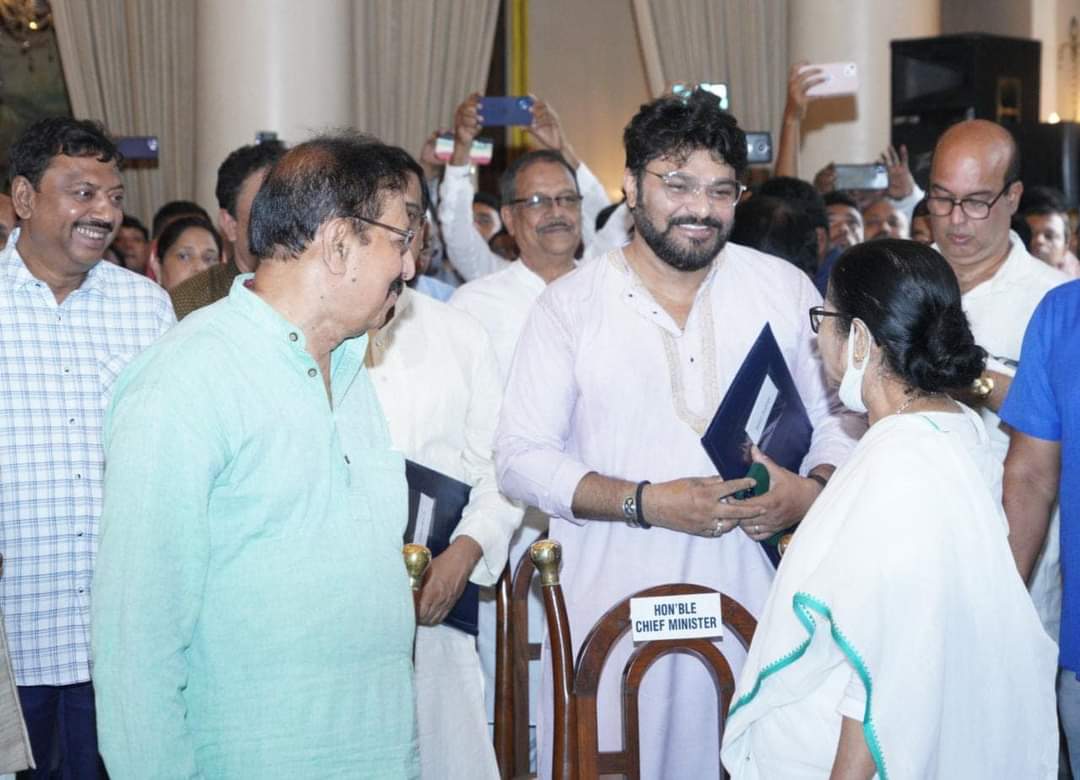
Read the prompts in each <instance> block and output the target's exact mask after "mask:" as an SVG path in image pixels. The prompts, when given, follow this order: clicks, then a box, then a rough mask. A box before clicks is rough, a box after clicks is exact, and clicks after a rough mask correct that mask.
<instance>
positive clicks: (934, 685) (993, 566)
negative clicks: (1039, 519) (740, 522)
mask: <svg viewBox="0 0 1080 780" xmlns="http://www.w3.org/2000/svg"><path fill="white" fill-rule="evenodd" d="M1000 472H1001V467H1000V465H999V464H998V463H997V461H996V460H995V458H994V456H993V453H992V452H991V451H990V448H989V445H988V441H987V435H986V430H985V428H984V427H983V425H982V422H981V420H979V418H978V417H977V416H976V415H975V414H974V413H973V412H971V411H970V410H967V409H965V410H964V412H963V413H962V414H959V413H957V414H945V413H934V414H910V415H895V416H892V417H888V418H886V419H884V420H882V421H880V422H878V423H877V424H875V425H874V426H873V427H871V428H870V430H869V431H868V432H867V433H866V435H865V436H864V437H863V439H862V441H860V443H859V445H858V447H857V448H856V449H855V451H854V452H853V453H852V456H851V459H850V460H849V461H848V462H847V463H846V464H844V465H843V466H842V467H841V468H840V469H838V470H837V472H836V473H835V475H834V476H833V478H832V480H831V481H830V482H829V485H828V487H827V488H826V489H825V491H824V492H823V493H822V494H821V496H820V497H819V498H818V499H817V501H816V502H815V503H814V505H813V507H812V508H811V510H810V512H809V513H808V514H807V516H806V518H805V520H804V521H803V523H802V525H801V526H800V528H799V530H798V532H797V534H796V536H795V538H794V541H793V543H792V544H791V546H790V547H789V548H788V551H787V553H786V555H785V557H784V559H783V561H782V563H781V565H780V568H779V570H778V572H777V577H776V581H775V582H774V584H773V587H772V590H771V593H770V596H769V600H768V602H767V603H766V606H765V610H764V612H763V613H762V617H761V620H760V621H759V624H758V629H757V633H756V634H755V636H754V641H753V644H752V646H751V648H750V653H749V655H748V657H747V660H746V664H745V665H744V667H743V670H742V674H741V676H740V679H739V684H738V688H737V691H736V694H735V699H734V702H733V704H732V707H731V712H730V714H729V717H728V720H727V724H726V729H725V733H724V743H723V752H722V758H723V762H724V765H725V766H726V767H727V769H728V771H729V772H730V773H731V775H732V777H733V778H740V779H742V778H745V779H749V780H754V779H756V778H765V779H767V780H772V779H773V778H784V780H799V778H826V777H828V776H829V772H830V769H831V767H832V763H833V760H834V758H835V755H836V749H837V742H838V739H839V734H840V726H841V721H842V717H844V716H846V717H849V718H853V719H856V720H860V721H861V722H862V728H863V734H864V736H865V739H866V744H867V747H868V748H869V751H870V754H871V756H872V757H873V759H874V763H875V765H876V767H877V776H878V777H880V778H892V780H905V779H907V778H912V779H915V778H918V780H928V779H929V778H943V779H944V778H948V779H949V780H954V779H955V778H1021V777H1022V778H1028V779H1035V778H1055V777H1057V756H1058V730H1057V716H1056V704H1055V696H1054V680H1055V673H1056V669H1057V647H1056V646H1055V645H1054V643H1053V641H1052V640H1051V639H1049V638H1048V637H1047V635H1046V633H1045V632H1044V631H1043V629H1042V626H1041V624H1040V623H1039V619H1038V617H1037V615H1036V612H1035V609H1034V607H1033V605H1032V603H1031V599H1030V597H1029V595H1028V593H1027V590H1026V589H1025V587H1024V584H1023V582H1022V581H1021V579H1020V577H1019V574H1018V573H1017V571H1016V567H1015V564H1014V562H1013V558H1012V555H1011V553H1010V550H1009V546H1008V538H1007V536H1008V527H1007V524H1006V521H1005V517H1004V514H1003V512H1002V509H1001V506H1000V504H999V503H998V502H997V501H996V500H995V498H994V496H995V495H996V491H995V488H996V484H997V482H998V481H999V480H1000Z"/></svg>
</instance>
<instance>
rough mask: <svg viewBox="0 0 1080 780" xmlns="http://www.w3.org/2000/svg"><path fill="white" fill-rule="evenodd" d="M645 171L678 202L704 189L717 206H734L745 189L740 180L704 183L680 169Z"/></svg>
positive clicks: (688, 198) (696, 194)
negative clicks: (665, 171)
mask: <svg viewBox="0 0 1080 780" xmlns="http://www.w3.org/2000/svg"><path fill="white" fill-rule="evenodd" d="M645 173H648V174H651V175H653V176H655V177H656V178H658V179H659V180H660V181H661V182H663V183H664V191H665V192H667V196H668V197H669V198H671V199H672V200H674V201H677V202H680V203H682V202H685V201H688V200H690V199H691V198H696V197H697V196H698V195H700V194H701V191H702V190H704V191H705V195H706V196H708V198H709V200H711V201H712V202H713V203H715V204H716V205H717V206H725V207H727V206H734V205H735V204H736V203H738V202H739V198H740V197H742V194H743V190H745V189H746V188H745V187H744V186H743V185H742V183H741V182H737V181H732V180H731V179H716V180H715V181H711V182H709V183H708V184H705V183H704V182H702V181H701V179H699V178H697V177H696V176H689V175H687V174H685V173H682V172H681V171H668V172H667V173H657V172H656V171H650V170H648V169H646V170H645Z"/></svg>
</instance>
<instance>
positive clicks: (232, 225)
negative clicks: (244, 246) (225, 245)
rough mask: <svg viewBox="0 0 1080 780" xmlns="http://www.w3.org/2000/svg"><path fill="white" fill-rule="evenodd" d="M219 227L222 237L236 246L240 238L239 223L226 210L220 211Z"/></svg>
mask: <svg viewBox="0 0 1080 780" xmlns="http://www.w3.org/2000/svg"><path fill="white" fill-rule="evenodd" d="M218 227H219V228H221V233H222V235H224V236H225V238H227V239H229V243H230V244H235V243H236V240H237V239H238V238H239V237H240V225H239V223H238V222H237V221H236V219H235V218H234V217H233V215H232V214H230V213H229V212H228V211H226V210H225V209H218Z"/></svg>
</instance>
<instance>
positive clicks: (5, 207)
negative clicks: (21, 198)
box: [0, 194, 15, 247]
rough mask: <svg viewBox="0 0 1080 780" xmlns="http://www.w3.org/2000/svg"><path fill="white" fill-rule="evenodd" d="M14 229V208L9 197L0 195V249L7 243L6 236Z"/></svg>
mask: <svg viewBox="0 0 1080 780" xmlns="http://www.w3.org/2000/svg"><path fill="white" fill-rule="evenodd" d="M14 229H15V206H14V205H13V204H12V202H11V196H9V195H3V194H0V247H2V246H3V245H4V244H6V243H7V240H8V236H10V235H11V231H12V230H14Z"/></svg>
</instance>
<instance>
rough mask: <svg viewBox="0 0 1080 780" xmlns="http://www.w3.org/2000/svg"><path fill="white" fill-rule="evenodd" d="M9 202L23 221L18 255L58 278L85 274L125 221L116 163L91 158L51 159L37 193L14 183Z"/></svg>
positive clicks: (20, 178)
mask: <svg viewBox="0 0 1080 780" xmlns="http://www.w3.org/2000/svg"><path fill="white" fill-rule="evenodd" d="M12 200H13V201H14V203H15V211H16V213H17V214H18V215H19V218H20V219H21V220H22V227H23V231H22V233H21V234H20V241H19V245H20V251H25V250H29V251H30V252H31V253H32V254H33V255H34V257H35V258H36V259H37V261H39V262H41V263H43V264H45V265H47V266H48V267H49V268H50V269H51V270H53V272H54V273H60V274H85V273H86V272H88V271H89V270H90V269H91V268H93V267H94V266H95V265H97V263H98V262H99V261H100V260H101V258H102V257H103V256H104V254H105V249H106V248H107V247H108V246H109V244H110V243H112V240H113V238H114V237H115V235H116V232H117V230H118V229H119V227H120V222H121V221H122V220H123V217H124V214H123V206H124V184H123V182H122V181H121V180H120V171H119V169H118V168H117V166H116V162H115V161H112V162H101V161H100V160H98V159H97V158H96V157H69V156H67V155H63V154H60V155H57V156H55V157H53V158H52V160H50V161H49V166H48V167H47V168H46V169H45V173H44V174H43V175H42V177H41V182H40V184H39V185H38V187H37V188H35V187H34V186H33V185H32V184H31V183H30V180H29V179H27V178H25V177H23V176H16V177H15V180H14V181H13V182H12ZM24 241H25V242H26V243H25V244H24V243H23V242H24Z"/></svg>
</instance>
